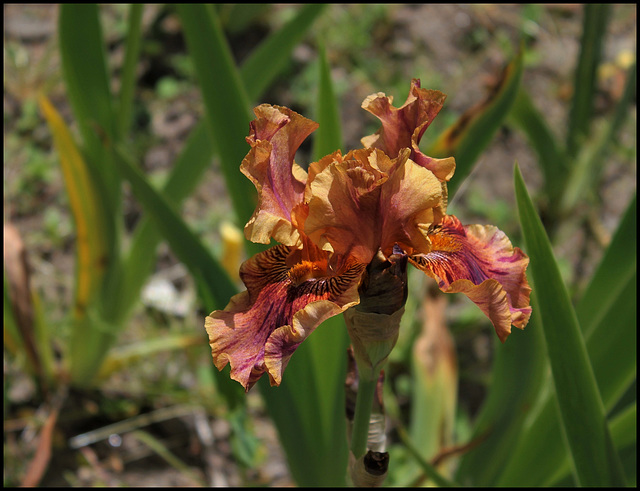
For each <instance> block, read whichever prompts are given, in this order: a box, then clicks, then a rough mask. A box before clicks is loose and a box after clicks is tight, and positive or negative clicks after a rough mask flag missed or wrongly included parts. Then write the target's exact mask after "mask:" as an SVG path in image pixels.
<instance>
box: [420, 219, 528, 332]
mask: <svg viewBox="0 0 640 491" xmlns="http://www.w3.org/2000/svg"><path fill="white" fill-rule="evenodd" d="M427 238H428V239H429V240H430V242H431V251H430V252H428V253H426V254H416V255H413V256H411V257H410V258H409V261H410V262H411V263H412V264H413V265H414V266H416V267H417V268H419V269H421V270H422V271H424V272H425V273H427V274H428V275H429V276H431V277H433V278H435V279H436V280H437V281H438V285H439V286H440V289H441V290H442V291H444V292H446V293H455V292H461V293H464V294H465V295H467V297H469V298H470V299H471V300H472V301H473V302H474V303H475V304H476V305H478V306H479V307H480V309H482V311H483V312H484V313H485V314H486V315H487V317H489V319H490V320H491V322H492V323H493V326H494V327H495V330H496V333H497V334H498V337H499V338H500V340H501V341H503V342H504V341H505V340H506V339H507V337H508V336H509V334H510V333H511V324H513V325H514V326H516V327H518V328H520V329H523V328H524V327H525V326H526V325H527V323H528V322H529V317H530V316H531V307H530V306H529V296H530V294H531V288H530V287H529V283H528V282H527V277H526V275H525V270H526V268H527V265H528V264H529V258H528V257H527V256H526V255H525V254H524V253H523V252H522V251H521V250H520V249H519V248H517V247H513V246H512V245H511V242H510V241H509V239H508V238H507V236H506V235H505V234H504V233H503V232H502V231H500V230H499V229H497V228H496V227H493V226H481V225H468V226H465V227H463V226H462V225H461V223H460V221H459V220H458V219H457V218H456V217H454V216H446V217H445V218H444V219H443V221H442V223H441V224H440V225H437V226H435V227H432V228H431V230H429V231H428V233H427Z"/></svg>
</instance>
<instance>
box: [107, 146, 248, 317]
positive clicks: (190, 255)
mask: <svg viewBox="0 0 640 491" xmlns="http://www.w3.org/2000/svg"><path fill="white" fill-rule="evenodd" d="M117 154H118V157H119V158H118V159H116V161H115V162H116V165H117V167H118V170H119V171H120V172H121V173H122V175H123V176H125V177H126V179H127V180H128V181H129V182H130V183H131V186H132V188H133V191H134V194H135V195H136V197H137V198H138V199H139V200H140V202H141V203H142V204H143V205H144V207H145V210H146V211H147V212H148V213H149V216H150V217H151V218H152V219H153V220H154V221H155V223H156V226H157V227H158V228H159V229H160V230H161V231H162V234H163V236H164V237H165V238H166V239H167V241H168V242H169V245H170V246H171V249H172V250H173V252H174V253H175V254H176V255H177V256H178V258H179V259H180V261H182V263H183V264H184V265H185V266H187V268H189V270H190V271H191V273H192V274H193V275H194V277H196V278H201V279H202V280H203V281H205V283H206V285H207V287H208V288H209V290H210V291H211V292H212V293H213V295H214V297H215V299H216V305H214V307H217V308H222V307H224V306H225V305H226V304H227V302H228V301H229V299H230V298H231V297H232V296H233V295H234V294H235V293H237V290H236V287H235V285H234V284H233V283H232V282H231V280H230V279H229V276H228V275H227V273H226V271H225V270H224V268H223V267H222V266H221V265H220V264H219V263H218V262H217V261H216V260H215V259H214V257H213V256H212V255H211V253H210V252H209V251H208V250H207V249H206V248H205V247H204V246H203V245H202V242H201V241H200V239H199V238H198V237H196V236H195V235H194V234H193V232H192V231H191V230H190V229H189V227H188V226H187V225H186V224H185V222H184V221H183V220H182V218H180V216H179V215H178V214H177V213H176V211H175V210H174V208H173V207H172V206H171V205H170V204H169V203H168V202H167V201H166V199H165V198H164V197H163V196H162V195H161V194H160V193H159V192H158V191H156V190H155V189H154V188H153V187H152V186H151V184H149V183H148V182H147V180H146V178H145V177H144V175H143V174H142V173H141V172H140V170H138V169H137V168H136V166H135V165H134V164H133V163H132V162H130V159H129V157H128V155H127V153H126V152H125V151H124V149H122V148H120V147H119V148H118V149H117Z"/></svg>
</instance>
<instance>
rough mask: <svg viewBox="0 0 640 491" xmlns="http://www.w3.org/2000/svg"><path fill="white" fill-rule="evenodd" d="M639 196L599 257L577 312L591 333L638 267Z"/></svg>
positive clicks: (585, 329)
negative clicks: (598, 262)
mask: <svg viewBox="0 0 640 491" xmlns="http://www.w3.org/2000/svg"><path fill="white" fill-rule="evenodd" d="M636 206H637V200H636V195H635V194H634V196H633V199H632V200H631V201H630V203H629V206H628V207H627V211H626V212H625V214H624V216H623V217H622V220H621V221H620V225H619V226H618V228H617V230H616V233H615V235H614V236H613V239H612V241H611V244H610V245H609V247H608V248H607V250H606V252H605V255H604V257H603V259H602V261H600V264H599V265H598V268H597V270H596V272H595V273H594V275H593V277H592V278H591V281H590V282H589V285H588V286H587V289H586V290H585V292H584V294H583V295H582V298H581V299H580V302H579V303H578V306H577V308H576V313H577V315H578V320H579V321H580V326H581V327H582V329H583V332H584V333H591V331H592V329H593V327H595V326H596V325H597V324H598V322H600V321H601V320H602V319H603V318H604V317H605V313H606V312H607V311H608V310H609V308H610V305H611V304H612V302H614V301H615V299H616V298H617V297H618V296H619V295H620V292H621V291H622V289H623V288H624V287H625V285H626V284H627V282H628V279H629V278H630V277H631V276H632V275H633V274H635V271H636V268H637V261H638V258H637V242H636V240H637V210H636Z"/></svg>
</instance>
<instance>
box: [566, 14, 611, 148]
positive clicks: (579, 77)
mask: <svg viewBox="0 0 640 491" xmlns="http://www.w3.org/2000/svg"><path fill="white" fill-rule="evenodd" d="M583 8H584V20H583V29H582V39H581V41H580V57H579V58H578V66H577V67H576V72H575V77H574V84H573V87H574V90H575V92H574V94H573V99H572V101H571V110H570V113H569V129H568V132H567V150H568V153H569V155H570V156H575V155H576V154H577V152H578V147H579V144H580V141H581V140H584V139H585V138H586V137H587V135H588V133H589V127H590V123H591V116H592V113H593V104H594V101H595V97H594V94H595V91H596V71H597V68H598V65H599V64H600V57H601V54H602V46H603V39H604V34H605V31H606V26H607V20H608V19H607V18H608V15H609V9H610V7H609V5H607V4H587V5H585V6H584V7H583Z"/></svg>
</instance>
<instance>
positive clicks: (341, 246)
mask: <svg viewBox="0 0 640 491" xmlns="http://www.w3.org/2000/svg"><path fill="white" fill-rule="evenodd" d="M408 156H409V150H408V149H403V150H402V151H401V152H400V155H399V156H398V157H397V158H395V159H390V158H389V157H388V156H387V155H386V154H385V153H384V152H382V151H381V150H378V149H360V150H354V151H351V152H349V153H348V154H347V155H346V156H344V157H342V155H341V154H339V153H338V154H333V155H331V156H329V157H330V158H325V159H322V160H320V161H319V162H318V163H315V164H312V166H311V167H310V168H309V181H308V182H307V191H306V194H305V200H306V201H307V204H306V205H305V206H306V207H300V209H298V210H297V214H296V216H297V218H298V219H299V221H300V223H302V222H304V232H305V234H306V235H307V236H308V237H309V238H310V239H311V240H312V241H313V242H314V243H315V244H316V245H317V246H318V247H320V248H321V249H323V250H326V251H330V252H335V253H338V254H340V255H353V256H355V257H356V258H357V259H358V261H360V262H364V263H369V261H371V259H372V258H373V256H374V255H375V254H376V253H377V251H378V249H380V248H381V249H382V250H383V252H384V253H385V254H386V255H390V254H391V253H392V249H393V246H394V244H399V245H400V246H401V247H402V248H403V250H405V251H411V253H413V252H427V251H428V250H429V242H428V240H427V239H425V237H424V235H423V232H422V230H426V229H427V228H428V227H429V226H430V225H431V224H433V223H437V222H439V221H440V220H441V219H442V217H443V216H444V213H445V206H446V204H445V197H444V189H443V186H442V184H441V182H440V181H439V180H438V179H437V178H436V177H435V176H434V175H433V173H432V172H431V171H429V170H428V169H425V168H423V167H421V166H419V165H417V164H416V163H415V162H413V161H412V160H410V159H408ZM303 211H304V212H305V213H303Z"/></svg>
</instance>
